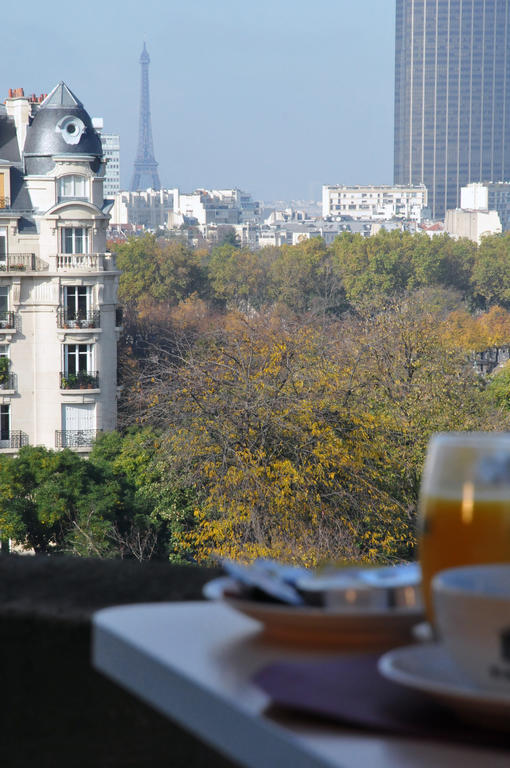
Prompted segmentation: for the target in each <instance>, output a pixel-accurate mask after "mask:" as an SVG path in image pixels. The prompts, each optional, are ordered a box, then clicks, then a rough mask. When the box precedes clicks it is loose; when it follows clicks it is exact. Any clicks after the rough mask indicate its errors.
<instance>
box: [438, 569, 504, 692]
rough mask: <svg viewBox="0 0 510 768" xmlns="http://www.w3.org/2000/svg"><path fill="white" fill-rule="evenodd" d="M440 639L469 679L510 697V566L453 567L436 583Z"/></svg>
mask: <svg viewBox="0 0 510 768" xmlns="http://www.w3.org/2000/svg"><path fill="white" fill-rule="evenodd" d="M432 592H433V599H434V610H435V617H436V628H437V630H438V633H439V639H440V640H441V641H442V642H443V643H444V646H445V649H446V650H447V652H448V653H449V655H450V657H451V658H452V660H453V661H454V662H455V663H456V665H457V666H458V667H459V669H461V670H462V671H463V672H464V674H465V675H466V678H467V679H469V680H470V681H472V682H473V683H475V684H476V685H477V686H479V687H480V688H482V689H491V690H498V691H500V692H506V693H508V695H509V696H510V563H509V564H501V565H469V566H464V567H462V568H449V569H448V570H445V571H441V572H440V573H438V574H437V575H436V576H435V577H434V579H433V581H432Z"/></svg>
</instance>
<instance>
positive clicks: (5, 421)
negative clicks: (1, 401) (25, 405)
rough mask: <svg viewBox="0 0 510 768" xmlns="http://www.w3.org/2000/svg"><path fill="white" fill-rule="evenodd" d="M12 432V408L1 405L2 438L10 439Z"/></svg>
mask: <svg viewBox="0 0 510 768" xmlns="http://www.w3.org/2000/svg"><path fill="white" fill-rule="evenodd" d="M10 434H11V408H10V406H9V405H0V440H9V438H10Z"/></svg>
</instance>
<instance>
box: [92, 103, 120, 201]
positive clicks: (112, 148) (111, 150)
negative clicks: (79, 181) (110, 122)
mask: <svg viewBox="0 0 510 768" xmlns="http://www.w3.org/2000/svg"><path fill="white" fill-rule="evenodd" d="M92 125H93V126H94V128H95V130H96V131H97V133H98V134H99V138H100V139H101V146H102V147H103V158H104V160H105V162H106V168H105V174H104V187H103V192H104V196H105V197H108V198H112V197H113V196H114V195H116V194H117V192H120V136H119V135H118V134H117V133H105V132H104V120H103V118H102V117H93V118H92Z"/></svg>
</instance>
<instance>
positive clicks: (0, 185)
mask: <svg viewBox="0 0 510 768" xmlns="http://www.w3.org/2000/svg"><path fill="white" fill-rule="evenodd" d="M103 174H104V157H103V150H102V146H101V141H100V137H99V135H98V134H97V133H96V131H95V130H94V128H93V126H92V122H91V119H90V117H89V115H88V113H87V112H86V111H85V109H84V107H83V105H82V104H81V102H80V101H79V100H78V99H77V98H76V96H74V94H73V93H72V92H71V91H70V90H69V88H68V87H67V86H66V85H65V84H64V83H60V84H59V85H57V86H56V87H55V88H54V89H53V91H52V92H51V93H50V94H49V96H47V97H46V98H44V99H43V98H42V97H41V98H40V99H36V98H35V97H30V98H26V97H25V96H24V94H23V91H22V89H16V90H14V91H12V90H11V91H10V92H9V98H7V99H6V101H5V104H2V105H0V452H3V453H8V452H11V453H15V452H16V451H17V450H18V448H19V447H20V446H22V445H25V444H31V445H43V446H46V447H47V448H63V447H70V448H73V449H75V450H78V451H82V452H87V451H89V450H90V446H91V443H92V441H93V440H94V438H95V436H96V434H97V432H98V431H99V430H113V429H115V426H116V412H117V407H116V405H117V403H116V398H117V371H116V368H117V336H118V333H119V324H120V317H119V313H118V311H117V285H118V278H119V273H118V271H117V270H116V267H115V260H114V257H113V255H112V254H110V253H107V252H106V229H107V225H108V220H109V215H108V208H107V206H106V205H105V202H104V195H103V185H104V175H103ZM3 360H5V361H6V362H3Z"/></svg>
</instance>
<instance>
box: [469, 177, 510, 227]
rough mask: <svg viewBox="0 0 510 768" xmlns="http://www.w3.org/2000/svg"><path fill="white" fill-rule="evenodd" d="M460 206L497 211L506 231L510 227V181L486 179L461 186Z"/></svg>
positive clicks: (471, 209)
mask: <svg viewBox="0 0 510 768" xmlns="http://www.w3.org/2000/svg"><path fill="white" fill-rule="evenodd" d="M460 207H461V208H462V209H463V210H470V211H497V212H498V215H499V219H500V222H501V226H502V229H503V232H505V231H507V230H509V229H510V183H509V182H508V181H485V182H474V183H473V184H468V185H467V186H465V187H461V190H460Z"/></svg>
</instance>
